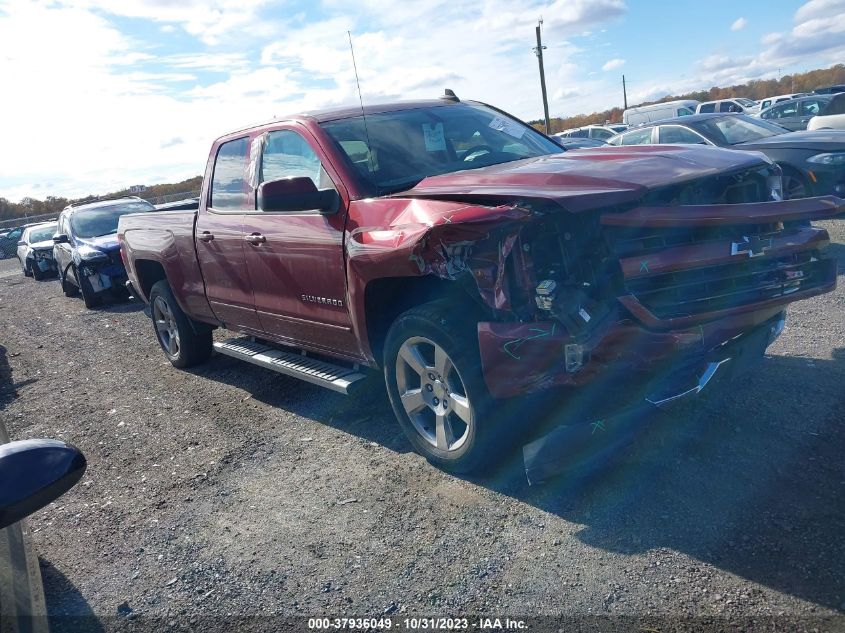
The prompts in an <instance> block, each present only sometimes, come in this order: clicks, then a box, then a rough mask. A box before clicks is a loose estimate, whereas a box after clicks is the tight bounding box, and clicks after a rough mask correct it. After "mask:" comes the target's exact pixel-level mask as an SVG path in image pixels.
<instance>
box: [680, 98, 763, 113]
mask: <svg viewBox="0 0 845 633" xmlns="http://www.w3.org/2000/svg"><path fill="white" fill-rule="evenodd" d="M759 111H760V104H758V103H757V102H756V101H752V100H751V99H746V98H745V97H735V98H733V99H717V100H716V101H705V102H704V103H699V104H698V105H697V106H696V108H695V113H696V114H703V113H709V112H736V113H738V114H754V113H756V112H759Z"/></svg>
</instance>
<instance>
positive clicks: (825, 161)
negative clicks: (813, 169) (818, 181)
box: [807, 152, 845, 165]
mask: <svg viewBox="0 0 845 633" xmlns="http://www.w3.org/2000/svg"><path fill="white" fill-rule="evenodd" d="M807 162H808V163H815V164H816V165H845V152H829V153H827V154H816V155H815V156H810V158H808V159H807Z"/></svg>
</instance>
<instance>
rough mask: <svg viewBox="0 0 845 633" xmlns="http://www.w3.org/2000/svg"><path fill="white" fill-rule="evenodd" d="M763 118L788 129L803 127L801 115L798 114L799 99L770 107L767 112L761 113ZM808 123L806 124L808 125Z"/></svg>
mask: <svg viewBox="0 0 845 633" xmlns="http://www.w3.org/2000/svg"><path fill="white" fill-rule="evenodd" d="M761 118H763V119H766V120H768V121H771V122H772V123H777V124H778V125H781V126H783V127H785V128H786V129H788V130H793V131H794V130H799V129H801V122H800V117H799V115H798V101H797V100H794V101H787V102H786V103H781V104H780V105H776V106H775V107H774V108H770V109H769V110H768V111H767V112H765V113H764V114H762V115H761ZM806 125H807V124H806V123H805V124H804V126H805V127H806Z"/></svg>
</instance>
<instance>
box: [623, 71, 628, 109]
mask: <svg viewBox="0 0 845 633" xmlns="http://www.w3.org/2000/svg"><path fill="white" fill-rule="evenodd" d="M622 99H623V101H624V103H625V110H627V109H628V91H627V89H626V88H625V75H622Z"/></svg>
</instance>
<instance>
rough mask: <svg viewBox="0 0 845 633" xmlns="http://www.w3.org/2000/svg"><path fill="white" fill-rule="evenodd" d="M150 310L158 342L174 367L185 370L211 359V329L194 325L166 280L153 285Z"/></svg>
mask: <svg viewBox="0 0 845 633" xmlns="http://www.w3.org/2000/svg"><path fill="white" fill-rule="evenodd" d="M150 309H151V312H152V317H153V327H154V330H155V335H156V340H158V344H159V345H161V349H162V350H164V353H165V355H167V358H168V359H169V360H170V363H171V364H172V365H173V366H174V367H179V368H180V369H184V368H186V367H193V366H194V365H198V364H200V363H203V362H205V361H206V360H208V357H209V356H211V351H212V345H211V330H209V329H206V328H204V327H202V328H197V329H194V328H193V327H192V326H191V321H190V319H189V318H188V316H187V315H186V314H185V313H184V312H183V311H182V308H180V307H179V304H178V303H177V302H176V297H174V296H173V291H172V290H171V289H170V284H168V283H167V282H166V281H164V280H162V281H157V282H156V283H155V284H153V287H152V289H151V290H150Z"/></svg>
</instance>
